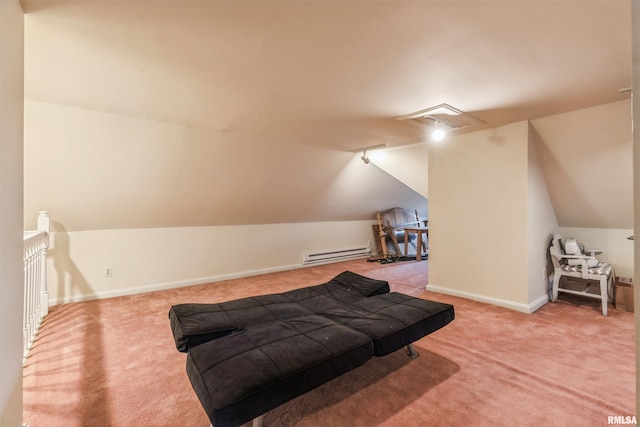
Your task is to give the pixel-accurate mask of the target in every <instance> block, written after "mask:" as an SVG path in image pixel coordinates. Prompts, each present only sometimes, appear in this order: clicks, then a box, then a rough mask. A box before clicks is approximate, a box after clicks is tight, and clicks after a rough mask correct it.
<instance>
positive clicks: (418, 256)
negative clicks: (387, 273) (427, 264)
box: [404, 227, 429, 261]
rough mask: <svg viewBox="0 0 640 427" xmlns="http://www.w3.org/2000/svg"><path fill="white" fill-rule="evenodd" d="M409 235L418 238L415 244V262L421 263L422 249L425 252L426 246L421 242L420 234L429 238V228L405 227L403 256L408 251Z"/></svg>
mask: <svg viewBox="0 0 640 427" xmlns="http://www.w3.org/2000/svg"><path fill="white" fill-rule="evenodd" d="M409 233H415V234H417V235H418V236H417V237H418V239H417V240H418V242H417V244H416V261H422V248H423V247H424V251H425V252H426V251H427V245H425V244H424V242H423V241H422V233H424V234H425V235H426V236H427V239H428V238H429V227H406V228H405V229H404V254H405V256H406V255H407V253H408V252H407V251H408V250H409Z"/></svg>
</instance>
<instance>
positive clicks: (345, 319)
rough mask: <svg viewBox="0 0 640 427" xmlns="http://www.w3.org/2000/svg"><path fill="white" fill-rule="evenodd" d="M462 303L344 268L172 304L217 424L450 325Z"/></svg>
mask: <svg viewBox="0 0 640 427" xmlns="http://www.w3.org/2000/svg"><path fill="white" fill-rule="evenodd" d="M453 318H454V310H453V306H452V305H449V304H443V303H438V302H434V301H427V300H423V299H420V298H414V297H410V296H407V295H404V294H401V293H396V292H390V289H389V283H388V282H386V281H382V280H375V279H370V278H367V277H364V276H361V275H358V274H356V273H353V272H350V271H345V272H344V273H341V274H339V275H338V276H336V277H334V278H333V279H331V280H330V281H329V282H327V283H324V284H321V285H317V286H311V287H307V288H301V289H296V290H292V291H289V292H284V293H281V294H272V295H260V296H255V297H249V298H242V299H239V300H234V301H228V302H222V303H217V304H179V305H174V306H173V307H171V309H170V310H169V319H170V325H171V329H172V332H173V337H174V340H175V344H176V347H177V349H178V350H179V351H181V352H186V353H188V354H187V375H188V377H189V380H190V381H191V384H192V386H193V389H194V391H195V393H196V395H197V396H198V399H199V400H200V403H201V404H202V406H203V408H204V410H205V412H206V414H207V416H208V417H209V420H210V421H211V424H212V425H213V426H215V427H220V426H239V425H242V424H244V423H246V422H248V421H251V420H252V419H254V424H260V423H261V420H262V415H263V414H264V413H266V412H268V411H270V410H271V409H274V408H276V407H277V406H279V405H281V404H283V403H285V402H287V401H289V400H291V399H293V398H295V397H297V396H299V395H301V394H304V393H306V392H308V391H310V390H312V389H314V388H316V387H318V386H320V385H322V384H324V383H326V382H328V381H330V380H332V379H334V378H336V377H338V376H340V375H342V374H344V373H346V372H348V371H350V370H352V369H354V368H356V367H358V366H360V365H362V364H364V363H365V362H366V361H367V360H369V359H370V358H371V357H373V356H384V355H387V354H389V353H392V352H394V351H396V350H398V349H400V348H402V347H404V346H407V348H408V354H409V356H412V357H415V356H417V354H416V353H415V350H414V349H413V346H412V345H411V343H413V342H414V341H416V340H418V339H420V338H422V337H424V336H426V335H428V334H430V333H431V332H434V331H436V330H438V329H440V328H442V327H443V326H445V325H447V324H448V323H449V322H451V321H452V320H453Z"/></svg>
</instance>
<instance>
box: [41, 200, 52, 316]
mask: <svg viewBox="0 0 640 427" xmlns="http://www.w3.org/2000/svg"><path fill="white" fill-rule="evenodd" d="M50 230H51V220H50V219H49V212H47V211H40V212H38V231H44V232H46V235H45V237H44V248H43V249H42V259H41V260H40V268H41V270H40V319H42V318H43V317H44V316H46V315H47V314H49V290H48V288H47V249H48V248H49V233H50Z"/></svg>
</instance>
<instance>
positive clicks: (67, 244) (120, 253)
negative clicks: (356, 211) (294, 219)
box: [48, 220, 373, 304]
mask: <svg viewBox="0 0 640 427" xmlns="http://www.w3.org/2000/svg"><path fill="white" fill-rule="evenodd" d="M371 224H372V221H342V222H323V223H300V224H270V225H248V226H244V225H238V226H220V227H173V228H144V229H125V230H90V231H64V229H63V226H62V225H61V224H60V223H59V222H56V221H55V220H54V221H53V223H52V228H53V233H52V238H51V247H50V249H49V252H48V253H49V271H48V275H49V297H50V299H51V301H52V303H54V304H55V303H63V302H70V301H80V300H85V299H93V298H105V297H112V296H118V295H126V294H132V293H139V292H147V291H154V290H159V289H167V288H173V287H177V286H185V285H191V284H199V283H207V282H213V281H219V280H224V279H231V278H234V277H242V276H250V275H254V274H259V273H269V272H274V271H280V270H287V269H293V268H300V267H302V258H303V255H304V254H305V253H314V252H325V251H332V250H342V249H351V248H357V247H363V246H366V245H367V244H369V241H370V240H372V237H373V233H372V229H371ZM371 244H372V245H373V242H371ZM363 262H364V261H363ZM105 267H111V268H112V272H113V276H112V277H110V278H106V277H105V275H104V270H105Z"/></svg>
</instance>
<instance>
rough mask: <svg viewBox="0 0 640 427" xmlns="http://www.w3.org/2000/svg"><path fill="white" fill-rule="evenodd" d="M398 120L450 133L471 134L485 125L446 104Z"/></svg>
mask: <svg viewBox="0 0 640 427" xmlns="http://www.w3.org/2000/svg"><path fill="white" fill-rule="evenodd" d="M396 120H398V121H410V122H415V123H419V124H422V125H426V126H429V127H432V128H434V129H435V128H440V129H443V128H444V130H446V131H448V132H456V131H460V130H464V131H465V132H469V131H472V130H474V129H477V128H478V127H479V126H481V125H483V124H484V122H483V121H482V120H480V119H478V118H477V117H474V116H472V115H471V114H469V113H465V112H464V111H462V110H459V109H457V108H455V107H452V106H451V105H449V104H446V103H443V104H438V105H436V106H433V107H429V108H425V109H424V110H420V111H416V112H415V113H409V114H406V115H404V116H400V117H397V118H396Z"/></svg>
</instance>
